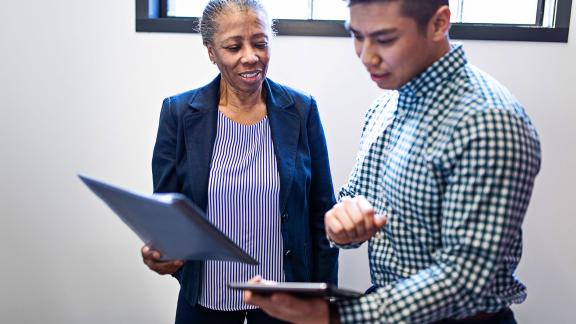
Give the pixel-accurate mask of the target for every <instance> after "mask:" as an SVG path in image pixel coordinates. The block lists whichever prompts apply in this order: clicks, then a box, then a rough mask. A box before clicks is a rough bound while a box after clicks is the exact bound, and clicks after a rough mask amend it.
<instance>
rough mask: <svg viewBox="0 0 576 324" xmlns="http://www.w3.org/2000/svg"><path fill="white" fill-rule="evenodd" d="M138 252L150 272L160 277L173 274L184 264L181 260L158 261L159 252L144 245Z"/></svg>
mask: <svg viewBox="0 0 576 324" xmlns="http://www.w3.org/2000/svg"><path fill="white" fill-rule="evenodd" d="M140 252H142V260H143V261H144V264H146V265H147V266H148V268H150V270H152V271H154V272H156V273H158V274H161V275H165V274H173V273H174V272H176V271H178V269H180V267H181V266H182V265H183V264H184V261H182V260H170V261H163V260H160V252H158V251H156V250H152V249H151V248H150V247H149V246H148V245H144V246H143V247H142V250H141V251H140Z"/></svg>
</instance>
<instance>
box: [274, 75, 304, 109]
mask: <svg viewBox="0 0 576 324" xmlns="http://www.w3.org/2000/svg"><path fill="white" fill-rule="evenodd" d="M267 82H268V85H269V87H270V91H271V92H272V94H273V95H274V96H275V97H285V98H286V99H289V100H292V101H294V103H295V104H296V105H297V106H301V105H302V106H304V107H308V106H310V103H311V102H312V101H314V97H312V95H310V94H309V93H308V92H306V91H303V90H300V89H297V88H294V87H291V86H288V85H285V84H280V83H278V82H274V81H272V80H270V79H267Z"/></svg>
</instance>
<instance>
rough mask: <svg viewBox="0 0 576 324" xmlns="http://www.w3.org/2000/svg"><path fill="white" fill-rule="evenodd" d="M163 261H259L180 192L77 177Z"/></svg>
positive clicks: (254, 262)
mask: <svg viewBox="0 0 576 324" xmlns="http://www.w3.org/2000/svg"><path fill="white" fill-rule="evenodd" d="M78 177H79V178H80V179H81V180H82V182H84V184H86V185H87V186H88V187H89V188H90V190H92V191H93V192H94V193H95V194H96V195H97V196H98V197H100V199H102V200H103V201H104V202H105V203H106V204H107V205H108V206H109V207H110V208H111V209H112V210H113V211H114V212H115V213H116V214H117V215H118V216H119V217H120V219H122V221H124V223H125V224H126V225H128V227H130V228H131V229H132V230H133V231H134V232H135V233H136V234H137V235H138V236H139V237H140V239H142V241H144V243H146V244H147V245H149V246H151V247H152V248H153V249H155V250H158V251H160V253H161V254H162V259H164V260H174V259H179V260H225V261H236V262H243V263H248V264H253V265H256V264H258V261H256V260H255V259H254V258H252V257H251V256H250V255H249V254H247V253H246V252H244V251H243V250H242V249H241V248H240V247H238V245H236V244H235V243H234V242H233V241H231V240H230V239H229V238H228V237H227V236H226V235H224V234H223V233H222V232H220V230H218V229H217V228H216V227H214V225H212V223H210V222H209V221H208V220H207V219H206V217H205V215H204V212H203V211H202V210H200V208H198V207H197V206H196V205H194V204H193V203H192V202H190V201H189V200H188V199H187V198H186V197H185V196H184V195H182V194H179V193H168V194H140V193H136V192H132V191H128V190H125V189H121V188H119V187H116V186H113V185H110V184H107V183H104V182H101V181H98V180H95V179H91V178H88V177H86V176H82V175H79V176H78Z"/></svg>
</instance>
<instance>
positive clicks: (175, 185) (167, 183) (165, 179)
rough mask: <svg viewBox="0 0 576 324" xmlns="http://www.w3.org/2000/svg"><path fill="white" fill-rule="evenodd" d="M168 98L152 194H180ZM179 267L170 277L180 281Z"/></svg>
mask: <svg viewBox="0 0 576 324" xmlns="http://www.w3.org/2000/svg"><path fill="white" fill-rule="evenodd" d="M171 103H172V101H171V99H170V98H166V99H164V102H163V103H162V110H161V111H160V122H159V126H158V134H157V136H156V143H155V144H154V152H153V154H152V180H153V184H154V193H168V192H180V188H181V185H180V183H179V181H178V177H177V173H176V149H177V143H176V142H177V130H178V123H177V119H176V117H175V116H174V113H173V111H172V105H171ZM182 268H183V267H181V268H180V269H179V270H178V271H176V272H175V273H174V274H173V275H172V276H174V277H175V278H176V279H178V281H180V280H181V275H182Z"/></svg>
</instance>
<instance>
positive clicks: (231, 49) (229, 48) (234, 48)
mask: <svg viewBox="0 0 576 324" xmlns="http://www.w3.org/2000/svg"><path fill="white" fill-rule="evenodd" d="M224 48H225V49H226V50H228V51H230V52H238V51H239V50H240V46H226V47H224Z"/></svg>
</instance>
